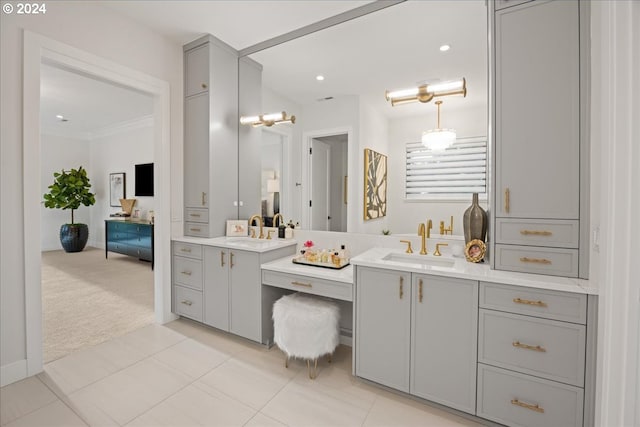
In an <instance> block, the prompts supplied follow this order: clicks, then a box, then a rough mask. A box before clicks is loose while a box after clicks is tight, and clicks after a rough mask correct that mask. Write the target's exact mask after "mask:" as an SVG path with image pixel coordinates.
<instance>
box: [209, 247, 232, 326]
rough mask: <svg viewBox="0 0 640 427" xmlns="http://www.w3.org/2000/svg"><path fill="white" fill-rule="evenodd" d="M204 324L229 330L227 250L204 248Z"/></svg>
mask: <svg viewBox="0 0 640 427" xmlns="http://www.w3.org/2000/svg"><path fill="white" fill-rule="evenodd" d="M204 323H206V324H207V325H210V326H213V327H215V328H219V329H222V330H225V331H228V330H229V249H226V248H216V247H212V246H204Z"/></svg>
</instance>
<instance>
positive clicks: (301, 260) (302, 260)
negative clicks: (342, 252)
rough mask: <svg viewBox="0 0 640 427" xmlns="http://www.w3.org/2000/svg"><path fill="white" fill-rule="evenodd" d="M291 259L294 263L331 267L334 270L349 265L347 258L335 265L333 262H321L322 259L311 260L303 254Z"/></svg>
mask: <svg viewBox="0 0 640 427" xmlns="http://www.w3.org/2000/svg"><path fill="white" fill-rule="evenodd" d="M291 261H293V263H294V264H302V265H311V266H313V267H322V268H330V269H332V270H341V269H343V268H345V267H346V266H347V265H349V260H346V261H345V260H342V262H341V263H340V265H335V264H334V263H332V262H320V261H316V262H311V261H308V260H307V259H305V257H303V256H299V257H295V258H293V259H292V260H291Z"/></svg>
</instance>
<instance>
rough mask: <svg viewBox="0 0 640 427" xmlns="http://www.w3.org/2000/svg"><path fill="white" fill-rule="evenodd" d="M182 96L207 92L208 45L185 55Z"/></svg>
mask: <svg viewBox="0 0 640 427" xmlns="http://www.w3.org/2000/svg"><path fill="white" fill-rule="evenodd" d="M184 71H185V77H184V79H185V85H184V96H185V97H187V96H192V95H196V94H198V93H201V92H206V91H208V90H209V44H208V43H207V44H205V45H202V46H199V47H197V48H195V49H192V50H190V51H188V52H186V53H185V70H184Z"/></svg>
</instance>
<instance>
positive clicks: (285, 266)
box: [262, 256, 353, 284]
mask: <svg viewBox="0 0 640 427" xmlns="http://www.w3.org/2000/svg"><path fill="white" fill-rule="evenodd" d="M293 258H294V256H289V257H285V258H280V259H277V260H275V261H271V262H267V263H264V264H262V269H263V270H269V271H276V272H279V273H289V274H297V275H300V276H307V277H314V278H316V279H324V280H333V281H335V282H343V283H350V284H353V265H348V266H346V267H344V268H341V269H340V270H333V269H331V268H323V267H314V266H311V265H302V264H294V263H293V262H292V261H291V260H292V259H293Z"/></svg>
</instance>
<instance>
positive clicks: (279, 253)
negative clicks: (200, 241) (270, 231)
mask: <svg viewBox="0 0 640 427" xmlns="http://www.w3.org/2000/svg"><path fill="white" fill-rule="evenodd" d="M202 247H203V260H204V261H203V262H204V265H203V271H204V273H203V274H204V278H203V285H202V294H203V301H204V303H203V305H204V315H203V320H202V322H203V323H205V324H207V325H209V326H213V327H214V328H218V329H221V330H223V331H227V332H231V333H233V334H235V335H239V336H241V337H244V338H247V339H250V340H252V341H256V342H265V341H264V339H265V338H264V337H263V327H262V320H263V317H262V275H261V270H260V265H261V264H262V263H265V262H268V261H273V260H274V259H279V258H283V257H286V256H289V255H293V253H294V252H295V245H292V246H287V247H283V248H278V249H273V250H269V251H266V252H254V251H250V250H247V251H245V250H238V249H231V248H228V247H219V246H208V245H203V246H202ZM198 320H199V319H198Z"/></svg>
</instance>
